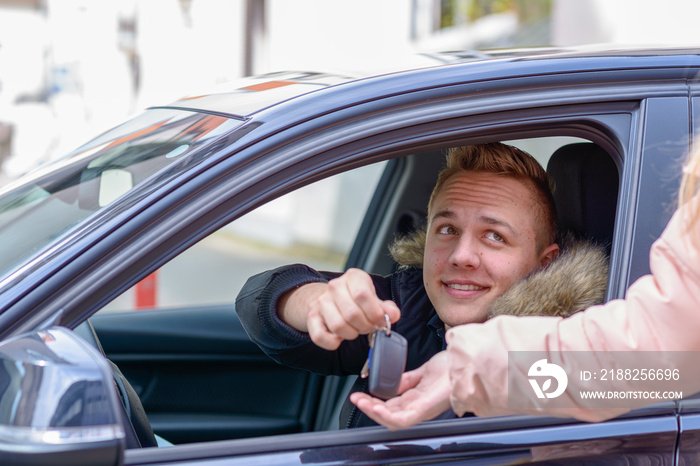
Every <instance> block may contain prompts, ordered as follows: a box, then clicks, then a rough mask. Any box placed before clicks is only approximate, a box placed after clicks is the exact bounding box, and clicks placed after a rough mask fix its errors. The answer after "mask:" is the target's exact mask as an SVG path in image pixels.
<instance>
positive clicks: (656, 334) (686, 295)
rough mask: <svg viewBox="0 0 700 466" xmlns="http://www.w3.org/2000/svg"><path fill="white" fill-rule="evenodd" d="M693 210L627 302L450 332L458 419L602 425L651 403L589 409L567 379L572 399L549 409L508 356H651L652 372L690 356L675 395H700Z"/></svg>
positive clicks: (572, 364)
mask: <svg viewBox="0 0 700 466" xmlns="http://www.w3.org/2000/svg"><path fill="white" fill-rule="evenodd" d="M693 202H696V203H697V202H700V200H698V198H696V199H695V200H694V201H693ZM687 209H688V207H683V208H681V209H679V211H677V212H676V213H675V214H674V216H673V218H672V219H671V221H670V222H669V224H668V226H667V227H666V229H665V231H664V232H663V234H662V236H661V238H659V239H658V240H657V241H656V242H655V243H654V245H653V247H652V250H651V253H650V267H651V275H647V276H644V277H642V278H640V279H639V280H637V281H636V282H635V283H634V284H633V285H632V286H631V287H630V288H629V289H628V291H627V296H626V298H625V299H624V300H614V301H611V302H608V303H606V304H604V305H600V306H594V307H591V308H589V309H587V310H585V311H582V312H580V313H578V314H575V315H573V316H571V317H569V318H566V319H562V318H558V317H513V316H499V317H496V318H494V319H492V320H489V321H487V322H485V323H483V324H469V325H463V326H460V327H455V328H453V329H451V330H450V331H449V332H448V333H447V343H448V348H447V352H448V355H449V360H450V380H451V387H452V388H451V399H450V401H451V404H452V407H453V409H454V411H455V412H456V413H458V414H460V415H461V414H463V413H465V412H472V413H474V414H476V415H478V416H496V415H503V414H539V415H546V416H559V417H574V418H578V419H581V420H587V421H600V420H604V419H608V418H611V417H615V416H617V415H620V414H622V413H624V412H626V411H628V410H629V409H631V408H633V407H638V406H643V405H645V404H650V403H652V402H653V401H648V400H646V401H645V400H643V399H640V400H639V401H638V402H637V401H633V402H631V403H633V404H634V405H635V406H629V403H630V402H627V403H626V406H625V407H610V408H601V407H600V405H598V406H595V404H591V403H589V404H588V405H587V404H586V403H585V402H582V401H580V400H576V399H575V398H574V397H573V396H571V395H568V394H569V393H574V391H575V390H576V389H577V388H580V387H577V383H579V382H578V381H577V378H576V377H569V387H567V391H566V393H565V394H564V395H563V396H564V397H569V399H568V400H566V403H565V404H566V406H565V407H551V403H549V400H539V399H537V397H536V396H534V392H533V391H532V388H531V385H530V383H529V381H528V370H529V369H530V366H529V365H528V364H522V363H521V364H520V365H518V364H517V363H514V362H513V361H511V366H510V367H509V366H508V364H509V363H508V352H509V351H542V352H545V353H546V354H547V355H548V356H549V355H551V356H555V353H558V352H561V351H581V352H590V351H632V350H634V351H649V352H650V353H648V355H645V358H647V360H645V364H646V363H648V365H649V368H655V367H657V368H663V367H668V364H669V361H668V360H667V359H664V357H665V356H664V354H663V353H661V351H666V352H669V351H674V352H675V351H678V352H684V353H673V354H674V357H673V363H674V364H675V367H677V368H678V369H679V373H680V380H678V381H677V382H676V383H675V385H674V388H675V389H678V390H682V391H683V393H684V394H685V396H688V395H690V394H692V393H696V392H698V391H700V380H698V378H697V377H696V376H694V374H693V372H696V370H695V369H696V367H697V363H696V360H697V358H695V357H693V355H692V354H689V353H685V352H691V351H699V350H700V336H699V335H700V252H699V251H698V249H697V248H696V247H695V246H694V245H693V244H692V242H691V240H690V234H687V229H686V224H685V223H684V222H686V221H687V214H688V211H687ZM696 228H697V226H696ZM692 234H697V230H696V231H695V232H693V233H692ZM567 354H571V353H567ZM581 354H582V355H584V353H581ZM596 354H597V353H596ZM667 355H668V353H667ZM588 356H589V357H590V353H588ZM582 357H583V356H582ZM660 359H662V360H660ZM548 360H549V359H548ZM568 365H569V367H568V368H565V369H567V371H566V372H567V373H569V374H573V373H575V371H576V367H577V361H576V358H575V357H574V358H570V359H569V360H568ZM526 366H527V367H526ZM599 367H601V368H604V367H615V360H614V359H613V355H612V354H610V355H606V354H605V353H602V356H601V358H600V361H599ZM509 378H510V379H509ZM615 383H616V384H617V385H616V386H615V388H616V389H619V390H632V389H634V390H640V389H644V388H645V387H644V386H643V384H640V382H638V381H634V382H633V381H620V382H615ZM601 384H602V383H601ZM509 386H510V387H511V393H509ZM513 387H515V388H513ZM607 387H608V388H609V384H608V385H607ZM601 388H602V386H601ZM522 400H527V402H521V401H522ZM560 404H561V403H560Z"/></svg>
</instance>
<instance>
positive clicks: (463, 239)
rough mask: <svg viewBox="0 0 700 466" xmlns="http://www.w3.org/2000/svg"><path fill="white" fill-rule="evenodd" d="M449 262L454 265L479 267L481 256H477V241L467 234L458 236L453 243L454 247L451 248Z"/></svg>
mask: <svg viewBox="0 0 700 466" xmlns="http://www.w3.org/2000/svg"><path fill="white" fill-rule="evenodd" d="M450 263H451V264H452V265H453V266H455V267H469V268H477V267H479V264H480V263H481V257H480V256H479V248H478V244H477V241H475V240H474V238H472V237H470V236H467V235H462V236H460V237H459V241H457V242H456V243H455V247H454V249H452V254H451V255H450Z"/></svg>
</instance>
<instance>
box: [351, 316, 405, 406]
mask: <svg viewBox="0 0 700 466" xmlns="http://www.w3.org/2000/svg"><path fill="white" fill-rule="evenodd" d="M384 318H385V320H386V325H385V326H384V327H383V328H375V329H374V330H372V332H371V333H370V334H369V335H368V338H369V355H368V356H367V361H366V362H365V365H364V366H363V367H362V372H361V373H360V376H361V377H362V378H367V377H369V392H370V393H371V394H372V395H374V396H376V397H377V398H381V399H384V400H388V399H389V398H393V397H395V396H396V394H397V393H398V390H399V383H400V382H401V374H403V371H404V369H406V354H407V351H408V349H407V344H406V339H405V338H404V337H402V336H401V335H399V334H398V333H396V332H392V331H391V321H390V320H389V316H388V315H386V314H385V315H384Z"/></svg>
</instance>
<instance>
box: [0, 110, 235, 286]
mask: <svg viewBox="0 0 700 466" xmlns="http://www.w3.org/2000/svg"><path fill="white" fill-rule="evenodd" d="M241 123H242V122H241V121H238V120H230V119H228V118H224V117H220V116H215V115H206V114H197V113H191V112H181V111H172V110H150V111H148V112H146V113H144V114H143V115H141V116H139V117H137V118H134V119H133V120H131V121H129V122H127V123H125V124H124V125H122V126H119V127H117V128H115V129H114V130H111V131H109V132H107V133H105V134H103V135H102V136H100V137H98V138H96V139H95V140H93V141H91V142H90V143H88V144H86V145H84V146H83V147H81V148H79V149H78V150H76V151H74V152H72V153H71V154H68V155H67V156H66V157H64V158H63V159H61V160H58V161H57V162H55V163H52V164H50V165H48V166H46V167H44V168H40V169H38V170H37V171H36V172H34V173H32V174H29V175H27V176H26V177H24V178H21V179H20V180H18V181H17V182H16V183H15V184H13V185H10V186H8V187H7V188H6V189H4V190H3V191H2V192H1V193H0V276H2V275H6V274H7V273H8V272H9V271H10V270H11V269H12V268H13V266H15V265H19V262H20V261H22V260H23V259H27V258H29V257H30V256H31V255H32V254H34V253H36V252H37V251H39V250H41V249H43V248H45V247H46V246H47V245H48V244H49V243H50V242H51V241H52V240H54V239H56V238H57V237H59V236H60V235H61V234H63V233H65V232H66V231H68V230H69V229H70V228H72V227H74V226H75V225H77V224H78V223H80V222H81V221H82V220H84V219H86V218H88V217H89V216H91V215H92V214H94V213H95V212H97V211H99V210H100V209H102V208H103V207H105V206H106V205H107V204H109V203H111V202H114V201H115V200H116V199H118V198H119V197H120V196H121V195H122V194H124V193H126V192H127V191H129V190H131V189H133V188H134V187H136V186H139V185H140V184H141V183H143V182H144V181H145V180H146V179H148V178H149V177H151V176H152V175H153V174H155V173H156V172H158V171H159V170H161V169H162V168H164V167H166V166H168V165H170V164H172V163H173V162H175V161H177V160H180V159H182V158H183V157H186V156H187V153H188V152H189V151H191V150H192V148H193V147H195V146H199V145H201V144H203V143H206V142H209V141H211V140H212V139H213V138H215V137H216V136H218V135H219V134H221V133H222V132H223V131H228V130H230V129H231V128H232V127H235V126H237V125H240V124H241Z"/></svg>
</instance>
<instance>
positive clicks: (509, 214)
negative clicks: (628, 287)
mask: <svg viewBox="0 0 700 466" xmlns="http://www.w3.org/2000/svg"><path fill="white" fill-rule="evenodd" d="M555 230H556V213H555V207H554V201H553V198H552V194H551V191H550V186H549V178H548V176H547V174H546V172H545V171H544V170H543V168H542V167H541V166H540V165H539V163H538V162H537V161H536V160H535V159H534V158H532V157H531V156H530V155H529V154H527V153H525V152H523V151H521V150H518V149H516V148H514V147H511V146H507V145H504V144H500V143H491V144H480V145H475V146H468V147H459V148H455V149H452V150H451V151H450V152H449V154H448V156H447V167H446V168H445V169H444V170H443V171H442V172H441V173H440V175H439V177H438V181H437V183H436V185H435V188H434V190H433V193H432V195H431V198H430V201H429V205H428V218H427V226H426V229H425V230H423V231H420V232H418V233H416V234H415V235H414V236H412V237H410V238H406V239H402V240H399V241H397V242H396V243H395V244H394V245H393V247H392V255H393V256H394V258H395V259H396V260H397V262H398V263H399V264H401V265H402V268H401V269H400V270H399V271H398V272H396V273H394V274H392V275H390V276H388V277H378V276H374V275H370V274H368V273H366V272H364V271H361V270H358V269H351V270H348V271H347V272H345V273H343V274H336V273H326V272H317V271H315V270H313V269H311V268H309V267H306V266H303V265H293V266H288V267H282V268H279V269H276V270H273V271H269V272H265V273H263V274H260V275H257V276H254V277H252V278H251V279H250V280H249V281H248V282H247V283H246V285H245V286H244V287H243V289H242V290H241V292H240V294H239V296H238V298H237V300H236V311H237V313H238V314H239V317H240V320H241V322H242V324H243V326H244V328H245V329H246V331H247V332H248V335H249V336H250V337H251V339H252V340H253V341H254V342H255V343H256V344H258V345H259V346H260V347H261V348H262V349H263V350H264V351H265V352H266V353H267V354H268V355H269V356H271V357H272V358H273V359H274V360H276V361H277V362H279V363H281V364H286V365H289V366H292V367H296V368H301V369H305V370H309V371H312V372H316V373H320V374H325V375H331V374H335V375H350V374H359V373H360V370H361V368H362V366H363V364H364V362H365V360H366V359H367V354H368V350H369V343H368V340H367V337H366V335H367V334H368V333H370V332H371V331H372V330H373V329H374V328H375V327H381V326H383V325H384V319H385V317H384V316H385V314H386V315H387V316H389V319H390V320H391V322H392V329H393V330H395V331H397V332H398V333H400V334H401V335H403V336H404V337H405V338H406V339H407V340H408V359H407V365H406V370H411V369H414V368H417V367H418V366H420V365H421V364H423V363H424V362H425V361H427V360H428V359H429V358H430V357H431V356H432V355H434V354H436V353H437V352H439V351H441V350H442V349H444V348H445V340H444V334H445V331H446V330H447V329H449V328H451V327H453V326H456V325H460V324H465V323H471V322H484V321H485V320H486V319H487V318H488V316H489V314H490V313H494V312H495V311H494V302H495V301H496V300H497V298H499V297H501V296H503V295H504V294H505V293H506V292H507V291H508V290H509V289H510V288H511V287H512V286H513V285H514V284H516V283H519V282H521V281H522V280H523V278H524V277H526V276H527V275H528V274H531V273H532V272H534V271H536V270H542V269H545V268H546V267H547V266H548V265H549V264H550V263H552V261H554V260H555V258H556V257H557V255H558V253H559V246H558V245H557V244H556V243H555V242H554V241H555ZM603 262H605V261H604V260H603ZM601 272H602V273H603V274H604V277H603V286H602V287H601V286H600V281H598V282H596V283H595V284H592V285H591V286H593V287H598V288H600V290H599V291H598V290H596V291H597V293H598V297H597V298H596V299H597V300H602V299H603V293H604V291H605V279H606V278H607V269H604V270H602V271H601ZM587 291H590V290H587ZM572 293H576V292H575V291H572ZM587 304H590V302H588V301H586V302H583V303H581V304H580V305H579V306H577V309H575V310H578V309H583V308H585V307H586V305H587ZM534 305H536V306H539V305H545V306H546V303H534ZM572 310H574V309H572ZM497 312H498V313H500V312H504V311H497ZM505 312H510V310H506V311H505ZM526 312H530V313H531V311H526ZM355 388H356V389H357V390H361V391H366V381H365V380H363V379H358V382H357V383H356V385H355ZM353 391H354V390H353ZM345 408H346V409H344V412H343V413H342V414H341V427H354V426H361V425H373V424H374V423H373V422H372V421H371V420H369V419H368V418H367V417H366V416H365V415H364V414H363V413H361V412H359V411H357V410H356V409H355V408H354V406H353V405H350V404H349V403H346V407H345ZM445 416H446V417H449V416H450V413H446V415H445Z"/></svg>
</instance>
